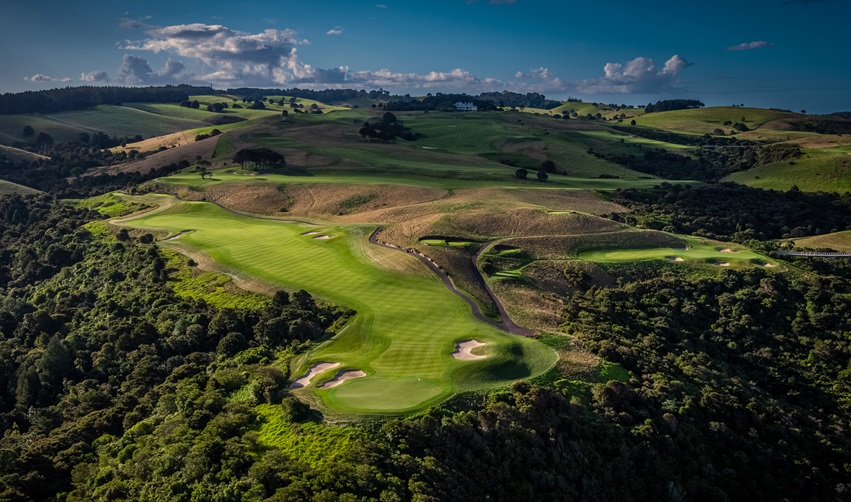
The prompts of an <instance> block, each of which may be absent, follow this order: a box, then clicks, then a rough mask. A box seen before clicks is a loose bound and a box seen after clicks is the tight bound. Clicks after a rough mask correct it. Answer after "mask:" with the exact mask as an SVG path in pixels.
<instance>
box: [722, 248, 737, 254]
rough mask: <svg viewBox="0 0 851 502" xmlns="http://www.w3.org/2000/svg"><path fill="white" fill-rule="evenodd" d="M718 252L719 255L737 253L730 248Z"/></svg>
mask: <svg viewBox="0 0 851 502" xmlns="http://www.w3.org/2000/svg"><path fill="white" fill-rule="evenodd" d="M718 252H719V253H738V251H733V250H732V249H730V248H724V249H719V250H718Z"/></svg>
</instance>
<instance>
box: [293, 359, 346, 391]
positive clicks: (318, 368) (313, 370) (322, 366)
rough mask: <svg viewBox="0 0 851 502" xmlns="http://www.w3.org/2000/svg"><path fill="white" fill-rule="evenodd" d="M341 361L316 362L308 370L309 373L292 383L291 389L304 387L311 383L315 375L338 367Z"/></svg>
mask: <svg viewBox="0 0 851 502" xmlns="http://www.w3.org/2000/svg"><path fill="white" fill-rule="evenodd" d="M339 365H340V363H316V364H314V365H313V366H311V367H310V369H309V370H308V371H307V374H306V375H304V376H303V377H301V378H299V379H297V380H294V381H293V383H291V384H290V388H291V389H300V388H302V387H307V386H308V385H310V381H311V380H313V377H315V376H316V375H318V374H320V373H322V372H323V371H328V370H330V369H333V368H336V367H337V366H339Z"/></svg>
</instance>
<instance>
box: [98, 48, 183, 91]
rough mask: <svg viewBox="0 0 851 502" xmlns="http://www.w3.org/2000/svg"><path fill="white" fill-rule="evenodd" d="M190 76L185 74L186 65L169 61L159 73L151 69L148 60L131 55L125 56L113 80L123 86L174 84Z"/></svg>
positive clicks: (172, 60)
mask: <svg viewBox="0 0 851 502" xmlns="http://www.w3.org/2000/svg"><path fill="white" fill-rule="evenodd" d="M191 77H192V74H190V73H187V72H186V65H184V64H183V63H181V62H180V61H175V60H174V59H169V60H168V61H166V62H165V64H164V65H163V67H162V69H161V70H160V71H157V72H155V71H154V70H153V69H151V65H150V64H149V63H148V60H147V59H145V58H142V57H138V56H134V55H132V54H125V55H124V61H123V62H122V63H121V67H120V68H119V69H118V72H116V74H115V80H116V81H117V82H121V83H124V84H131V85H136V84H174V83H180V82H182V81H184V80H185V79H187V78H191Z"/></svg>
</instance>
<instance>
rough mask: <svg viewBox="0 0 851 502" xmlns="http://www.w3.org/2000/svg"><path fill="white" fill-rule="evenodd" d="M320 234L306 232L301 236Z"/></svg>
mask: <svg viewBox="0 0 851 502" xmlns="http://www.w3.org/2000/svg"><path fill="white" fill-rule="evenodd" d="M318 233H319V232H305V233H303V234H301V235H316V234H318Z"/></svg>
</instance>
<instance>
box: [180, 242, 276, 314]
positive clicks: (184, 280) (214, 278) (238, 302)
mask: <svg viewBox="0 0 851 502" xmlns="http://www.w3.org/2000/svg"><path fill="white" fill-rule="evenodd" d="M163 254H164V255H165V258H166V260H167V262H166V267H167V269H168V270H169V286H170V287H171V288H172V290H173V291H174V292H175V294H177V296H180V297H184V298H192V299H195V300H204V301H205V302H207V303H208V304H209V305H213V306H215V307H216V308H220V309H239V310H244V309H249V310H257V309H261V308H263V307H264V306H266V305H267V304H268V303H269V297H268V296H266V295H262V294H259V293H251V292H248V291H244V290H241V289H239V288H237V287H236V286H235V285H234V283H233V279H232V278H231V277H228V276H227V275H225V274H221V273H218V272H210V271H202V270H199V269H198V268H196V267H190V266H189V265H188V264H187V261H188V260H187V259H186V256H184V255H182V254H180V253H176V252H174V251H169V250H167V249H165V250H163Z"/></svg>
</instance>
